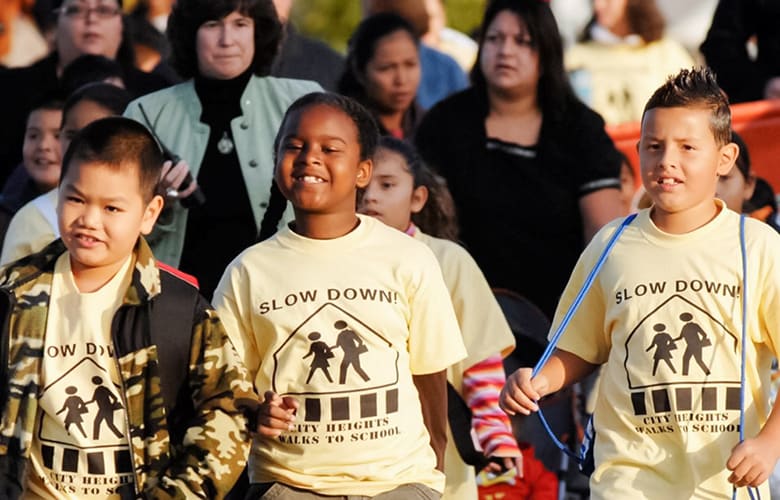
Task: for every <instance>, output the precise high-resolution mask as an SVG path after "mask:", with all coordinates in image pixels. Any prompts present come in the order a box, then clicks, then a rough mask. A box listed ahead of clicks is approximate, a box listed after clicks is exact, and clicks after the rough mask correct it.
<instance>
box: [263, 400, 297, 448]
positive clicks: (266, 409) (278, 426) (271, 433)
mask: <svg viewBox="0 0 780 500" xmlns="http://www.w3.org/2000/svg"><path fill="white" fill-rule="evenodd" d="M263 397H264V400H263V402H262V403H260V406H259V408H258V409H257V432H258V433H259V434H260V435H261V436H265V437H278V436H279V435H280V434H281V433H282V432H284V431H291V430H292V429H293V426H294V423H295V412H296V411H298V401H296V400H295V399H294V398H292V397H290V396H287V397H284V398H283V397H281V396H280V395H278V394H276V393H275V392H273V391H266V393H265V394H264V396H263Z"/></svg>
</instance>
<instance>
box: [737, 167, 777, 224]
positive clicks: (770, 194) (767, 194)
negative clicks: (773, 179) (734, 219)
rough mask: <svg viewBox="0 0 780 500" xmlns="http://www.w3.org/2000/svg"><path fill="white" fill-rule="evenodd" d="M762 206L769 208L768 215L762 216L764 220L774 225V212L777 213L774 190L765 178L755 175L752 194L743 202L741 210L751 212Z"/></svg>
mask: <svg viewBox="0 0 780 500" xmlns="http://www.w3.org/2000/svg"><path fill="white" fill-rule="evenodd" d="M764 207H769V208H770V213H769V215H768V216H767V217H766V218H764V219H763V220H764V222H768V223H770V224H772V225H773V226H775V227H776V225H775V224H774V223H773V221H774V218H775V214H776V213H777V201H776V198H775V190H774V188H773V187H772V185H771V184H769V182H767V180H766V179H763V178H761V177H756V187H755V188H754V190H753V196H751V198H750V199H749V200H748V201H746V202H745V204H744V205H743V212H748V213H749V212H753V211H756V210H760V209H762V208H764Z"/></svg>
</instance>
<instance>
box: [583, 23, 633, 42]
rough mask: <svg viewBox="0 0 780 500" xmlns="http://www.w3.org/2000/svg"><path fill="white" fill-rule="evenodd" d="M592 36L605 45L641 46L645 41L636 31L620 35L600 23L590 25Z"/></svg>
mask: <svg viewBox="0 0 780 500" xmlns="http://www.w3.org/2000/svg"><path fill="white" fill-rule="evenodd" d="M590 37H591V38H592V39H593V41H595V42H599V43H603V44H605V45H633V46H639V45H642V43H643V41H642V37H641V36H639V35H637V34H636V33H632V34H630V35H627V36H625V37H620V36H617V35H616V34H614V33H612V32H611V31H609V30H608V29H607V28H605V27H603V26H601V25H600V24H598V23H593V26H591V27H590Z"/></svg>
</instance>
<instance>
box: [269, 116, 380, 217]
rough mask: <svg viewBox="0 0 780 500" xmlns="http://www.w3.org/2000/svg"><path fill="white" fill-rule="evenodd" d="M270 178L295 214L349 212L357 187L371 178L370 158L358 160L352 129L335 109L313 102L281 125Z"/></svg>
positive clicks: (352, 124) (350, 122) (355, 132)
mask: <svg viewBox="0 0 780 500" xmlns="http://www.w3.org/2000/svg"><path fill="white" fill-rule="evenodd" d="M280 137H281V139H280V141H279V151H278V152H277V156H276V158H277V159H276V169H275V174H274V175H275V178H276V182H277V184H278V186H279V190H280V191H281V192H282V194H283V195H284V197H285V198H287V199H288V200H290V203H292V205H293V207H294V208H295V213H296V217H298V216H300V215H301V214H311V215H315V214H319V215H333V214H342V215H343V214H349V213H352V214H354V213H355V210H356V207H355V199H356V193H357V189H358V188H363V187H365V186H366V185H367V184H368V181H369V180H370V178H371V166H372V162H371V160H361V159H360V155H361V151H360V142H359V138H358V129H357V125H355V122H354V121H353V120H352V118H350V117H349V116H348V115H347V114H346V113H344V112H343V111H341V110H340V109H337V108H334V107H332V106H328V105H324V104H314V105H311V106H308V107H305V108H302V109H298V110H296V111H295V112H293V113H291V114H290V115H288V117H287V119H286V120H285V121H284V123H283V124H282V129H281V133H280Z"/></svg>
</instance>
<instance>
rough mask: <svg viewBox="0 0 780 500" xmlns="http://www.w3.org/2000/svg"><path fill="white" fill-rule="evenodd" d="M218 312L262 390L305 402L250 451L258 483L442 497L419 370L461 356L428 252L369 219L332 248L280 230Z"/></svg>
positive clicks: (221, 299) (221, 293)
mask: <svg viewBox="0 0 780 500" xmlns="http://www.w3.org/2000/svg"><path fill="white" fill-rule="evenodd" d="M214 305H215V307H216V309H217V311H218V313H219V316H220V318H221V319H222V322H223V324H224V325H225V330H227V332H228V335H229V336H230V338H231V340H232V341H233V344H234V345H235V347H236V349H237V350H238V352H239V354H240V355H241V356H242V358H243V360H244V363H245V364H246V366H247V368H248V369H249V371H250V373H251V374H252V376H253V379H254V382H255V387H256V389H257V391H258V392H259V394H261V395H262V394H263V393H264V392H265V391H267V390H273V391H275V392H276V393H278V394H281V395H286V396H293V397H295V398H297V400H298V401H299V403H300V409H299V410H298V414H297V422H296V426H295V429H294V430H293V431H290V432H285V433H283V434H282V435H281V436H280V437H279V438H278V439H263V438H261V437H258V438H256V439H255V442H254V443H253V446H252V452H251V456H250V464H249V478H250V480H251V481H252V482H271V481H280V482H282V483H285V484H288V485H292V486H295V487H299V488H304V489H308V490H313V491H316V492H318V493H321V494H326V495H372V496H373V495H377V494H379V493H381V492H384V491H387V490H391V489H393V488H395V487H397V486H399V485H401V484H406V483H423V484H426V485H428V486H429V487H431V488H433V489H436V490H438V491H442V490H443V488H444V475H443V474H441V473H440V472H438V471H437V470H435V462H436V459H435V456H434V453H433V450H432V449H431V447H430V445H429V436H428V432H427V430H426V428H425V425H424V423H423V419H422V413H421V409H420V402H419V398H418V394H417V391H416V389H415V387H414V384H413V382H412V375H413V374H415V375H416V374H420V375H422V374H427V373H434V372H438V371H441V370H444V369H446V368H447V367H448V366H450V365H452V364H453V363H457V362H458V361H460V360H461V359H462V358H464V357H465V354H466V353H465V349H464V347H463V342H462V340H461V336H460V331H459V330H458V324H457V320H456V319H455V314H454V312H453V310H452V304H451V303H450V298H449V294H448V293H447V289H446V287H445V285H444V282H443V281H442V278H441V271H440V269H439V266H438V264H437V263H436V259H435V258H434V256H433V255H432V254H431V252H430V250H428V249H427V248H426V247H425V245H423V244H421V243H419V242H416V241H414V240H413V239H412V238H409V237H408V236H406V235H405V234H403V233H401V232H399V231H396V230H395V229H391V228H389V227H387V226H385V225H384V224H382V223H381V222H378V221H376V220H374V219H372V218H370V217H363V216H360V224H359V225H358V227H357V228H355V229H354V230H353V231H352V232H350V233H349V234H347V235H346V236H343V237H341V238H336V239H332V240H313V239H309V238H305V237H303V236H300V235H298V234H296V233H295V232H293V231H291V230H290V229H289V228H285V229H283V230H281V231H280V232H279V233H277V234H276V236H274V237H273V238H271V239H270V240H267V241H265V242H263V243H260V244H257V245H255V246H253V247H250V248H249V249H247V250H246V251H244V252H243V253H242V254H241V255H240V256H239V257H237V258H236V260H235V261H233V263H231V264H230V266H229V267H228V269H227V270H226V271H225V274H224V276H223V277H222V281H221V282H220V284H219V286H218V287H217V291H216V292H215V295H214Z"/></svg>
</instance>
